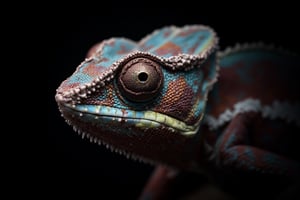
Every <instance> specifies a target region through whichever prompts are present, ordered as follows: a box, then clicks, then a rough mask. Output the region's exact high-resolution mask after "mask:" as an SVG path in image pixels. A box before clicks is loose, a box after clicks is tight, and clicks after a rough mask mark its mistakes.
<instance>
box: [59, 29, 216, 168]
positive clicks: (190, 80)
mask: <svg viewBox="0 0 300 200" xmlns="http://www.w3.org/2000/svg"><path fill="white" fill-rule="evenodd" d="M217 42H218V39H217V37H216V36H215V33H214V32H213V31H212V30H211V29H210V28H208V27H205V26H185V27H182V28H177V27H166V28H163V29H160V30H157V31H155V32H153V33H152V34H150V35H148V36H147V37H145V38H143V39H142V40H141V41H140V42H138V43H135V42H133V41H130V40H127V39H123V38H113V39H110V40H106V41H104V42H102V43H100V44H98V45H97V46H96V47H94V48H93V50H92V52H90V55H91V56H90V57H89V58H87V59H86V60H85V61H84V62H82V63H81V64H80V65H79V66H78V67H77V69H76V71H75V72H74V73H73V75H71V76H70V77H69V78H68V79H66V80H65V81H64V82H63V83H62V84H61V85H60V86H59V88H58V89H57V94H56V101H57V103H58V106H59V109H60V111H61V113H62V115H63V117H64V118H65V119H66V121H67V122H68V123H69V124H70V125H72V126H73V127H74V129H75V130H76V131H77V132H78V133H80V134H81V135H82V137H88V138H89V139H90V140H91V141H92V142H97V143H100V144H101V143H104V144H106V145H107V146H109V147H111V148H112V149H114V150H116V151H117V152H120V153H124V154H126V155H133V157H135V156H134V155H137V156H138V157H140V158H145V159H146V160H152V161H161V160H164V161H165V162H167V163H169V164H173V165H181V164H179V163H184V162H182V159H186V160H187V161H188V160H193V159H190V158H188V157H190V156H191V153H189V152H193V151H194V150H195V149H194V148H196V147H193V145H191V143H190V140H191V139H192V138H194V137H199V138H201V133H200V132H198V128H199V126H200V123H201V120H202V117H203V114H204V111H205V105H206V98H207V94H208V92H209V90H210V88H211V87H212V85H213V83H214V82H215V81H216V75H217V70H216V68H217V64H216V59H215V51H216V48H217ZM187 144H189V146H187ZM133 152H134V153H133ZM194 152H197V151H194ZM185 155H189V156H185ZM186 164H187V165H188V163H186Z"/></svg>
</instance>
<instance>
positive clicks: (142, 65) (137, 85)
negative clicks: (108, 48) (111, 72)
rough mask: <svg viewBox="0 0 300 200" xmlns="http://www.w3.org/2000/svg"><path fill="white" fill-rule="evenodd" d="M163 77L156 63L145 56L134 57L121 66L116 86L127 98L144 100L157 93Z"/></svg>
mask: <svg viewBox="0 0 300 200" xmlns="http://www.w3.org/2000/svg"><path fill="white" fill-rule="evenodd" d="M163 79H164V78H163V73H162V71H161V67H160V66H159V64H158V63H156V62H154V61H152V60H150V59H147V58H135V59H133V60H131V61H129V62H128V63H126V64H125V65H124V66H123V68H122V70H121V72H120V74H119V77H118V87H119V89H120V91H121V93H122V95H123V96H125V98H127V99H128V100H130V101H135V102H145V101H149V100H151V99H153V98H155V97H156V96H157V95H158V94H159V92H160V90H161V88H162V85H163Z"/></svg>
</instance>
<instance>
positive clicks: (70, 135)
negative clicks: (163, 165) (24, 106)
mask: <svg viewBox="0 0 300 200" xmlns="http://www.w3.org/2000/svg"><path fill="white" fill-rule="evenodd" d="M200 3H201V2H200ZM248 3H249V2H248ZM216 4H217V3H216ZM91 6H93V5H91ZM213 6H215V7H217V5H213ZM218 9H219V10H216V9H213V7H205V6H204V5H203V6H202V7H201V5H197V6H196V5H190V7H187V8H186V9H184V8H180V7H177V8H161V7H159V6H157V7H154V8H153V7H152V8H151V9H149V8H146V7H144V8H131V9H128V8H126V9H125V8H123V7H122V6H121V7H119V8H115V6H114V7H113V6H111V7H109V6H108V7H99V12H98V13H97V14H98V15H92V16H91V15H89V16H86V15H85V14H83V13H82V14H81V13H79V16H76V17H74V16H70V15H68V14H66V15H64V17H58V18H56V17H55V18H56V19H52V17H51V16H50V19H48V20H46V21H45V23H46V24H47V34H49V35H47V38H48V37H50V38H51V40H49V41H48V42H47V43H46V44H47V50H48V53H47V55H46V57H47V60H46V61H45V63H46V64H47V70H48V74H47V75H48V131H47V140H46V142H45V143H44V144H45V147H46V149H47V154H46V156H45V158H46V161H47V162H46V168H45V171H44V173H43V174H46V176H45V177H43V179H44V180H46V182H51V181H52V182H51V184H50V186H47V188H48V189H49V193H51V194H54V195H56V194H57V195H59V192H61V191H64V192H66V193H70V194H73V195H74V194H75V195H76V194H79V193H81V192H83V193H86V194H95V195H96V196H98V197H99V199H106V198H102V197H104V196H105V197H110V199H115V198H124V199H135V198H136V197H137V196H138V195H139V193H140V191H141V189H142V187H143V186H144V184H145V181H146V180H147V178H148V176H149V175H150V173H151V171H152V169H153V167H152V166H150V165H147V164H143V163H139V162H136V161H132V160H127V159H126V158H125V157H123V156H120V155H118V154H115V153H111V152H110V150H107V149H106V148H105V147H103V146H98V145H96V144H92V143H89V142H88V140H82V139H81V138H80V137H79V136H78V135H77V134H76V133H75V132H74V131H73V130H72V128H71V127H70V126H68V125H67V124H66V123H65V122H64V119H63V118H62V117H61V116H60V113H59V111H58V109H57V106H56V102H55V100H54V95H55V89H56V88H57V87H58V86H59V84H60V83H61V81H63V80H64V79H65V78H67V77H68V76H69V75H70V74H71V73H73V71H74V70H75V68H76V67H77V66H78V64H80V62H81V61H82V60H83V59H84V58H85V54H86V52H87V50H88V49H89V47H91V46H92V45H93V44H95V43H96V42H99V41H101V40H103V39H107V38H110V37H113V36H118V37H128V38H130V39H133V40H139V39H141V38H142V37H143V36H145V35H146V34H148V33H150V32H152V31H153V30H154V29H157V28H160V27H163V26H165V25H177V26H182V25H185V24H205V25H209V26H211V27H212V28H214V29H215V31H216V32H217V33H218V36H219V37H220V46H221V49H224V47H226V46H228V45H234V44H235V43H237V42H241V43H243V42H255V41H264V42H265V43H267V44H268V43H274V44H276V45H277V46H283V47H285V48H287V49H290V50H293V51H296V52H299V51H298V33H299V31H297V30H296V26H298V22H297V13H296V12H294V11H293V10H295V9H292V8H286V7H284V6H280V5H279V6H278V8H276V9H275V8H274V7H266V6H265V7H260V6H259V5H257V4H256V5H255V6H253V5H252V6H249V5H247V3H245V5H239V7H236V8H231V9H227V8H226V7H222V6H219V7H218ZM290 9H292V10H290ZM283 12H287V13H286V14H283ZM52 14H53V18H54V16H55V11H53V13H52ZM48 180H49V181H48ZM67 188H69V189H67Z"/></svg>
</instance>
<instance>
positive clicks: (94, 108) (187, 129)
mask: <svg viewBox="0 0 300 200" xmlns="http://www.w3.org/2000/svg"><path fill="white" fill-rule="evenodd" d="M64 106H65V107H67V108H69V109H71V110H73V111H75V112H76V113H78V115H79V116H82V115H85V114H88V115H93V116H94V118H95V119H96V120H101V119H105V120H110V121H118V122H124V123H127V124H129V125H134V126H136V127H138V128H141V129H147V128H157V127H159V126H165V127H168V128H170V129H171V130H172V131H174V132H175V131H177V132H179V133H180V134H182V135H194V134H196V133H197V131H198V128H199V125H198V124H196V125H187V124H186V123H184V122H182V121H180V120H178V119H175V118H173V117H170V116H167V115H164V114H161V113H158V112H154V111H134V110H127V109H119V108H114V107H109V106H99V105H71V104H65V105H64Z"/></svg>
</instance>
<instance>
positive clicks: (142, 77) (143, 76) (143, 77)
mask: <svg viewBox="0 0 300 200" xmlns="http://www.w3.org/2000/svg"><path fill="white" fill-rule="evenodd" d="M138 79H139V81H141V82H145V81H147V79H148V74H147V73H146V72H141V73H139V75H138Z"/></svg>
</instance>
